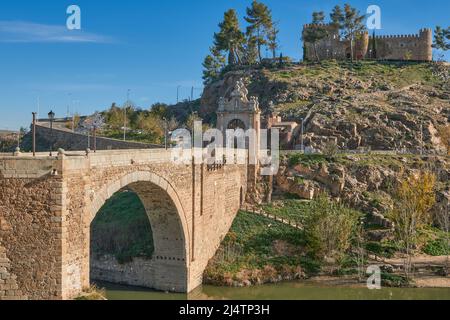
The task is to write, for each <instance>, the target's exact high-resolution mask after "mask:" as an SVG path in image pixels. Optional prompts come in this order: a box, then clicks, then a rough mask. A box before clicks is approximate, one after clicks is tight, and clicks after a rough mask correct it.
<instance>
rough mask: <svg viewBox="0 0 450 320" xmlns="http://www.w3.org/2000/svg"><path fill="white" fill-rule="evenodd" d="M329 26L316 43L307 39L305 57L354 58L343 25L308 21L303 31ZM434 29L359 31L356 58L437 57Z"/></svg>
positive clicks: (411, 58) (312, 58)
mask: <svg viewBox="0 0 450 320" xmlns="http://www.w3.org/2000/svg"><path fill="white" fill-rule="evenodd" d="M318 27H321V28H325V30H326V31H327V37H326V38H325V39H323V40H320V41H318V42H317V43H316V45H315V46H314V44H313V43H307V42H305V43H304V59H305V60H309V61H314V60H317V58H318V59H320V60H329V59H336V60H345V59H350V58H351V47H350V40H346V39H342V38H341V36H340V33H339V28H338V27H337V26H335V25H333V24H306V25H304V26H303V35H304V34H305V32H307V31H308V30H309V29H311V28H318ZM432 45H433V32H432V31H431V29H421V30H420V31H419V34H414V35H388V36H375V35H373V36H369V33H368V32H367V31H366V32H364V33H361V34H359V36H358V37H357V39H356V41H355V43H354V58H355V59H357V60H363V59H374V60H411V61H431V60H432V59H433V50H432Z"/></svg>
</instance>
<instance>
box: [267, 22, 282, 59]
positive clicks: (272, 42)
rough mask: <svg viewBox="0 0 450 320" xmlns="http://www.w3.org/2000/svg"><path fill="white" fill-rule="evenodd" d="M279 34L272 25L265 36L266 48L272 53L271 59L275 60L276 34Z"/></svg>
mask: <svg viewBox="0 0 450 320" xmlns="http://www.w3.org/2000/svg"><path fill="white" fill-rule="evenodd" d="M279 33H280V30H279V29H278V27H277V26H276V24H274V25H273V26H272V28H271V29H270V30H269V33H268V35H267V39H268V44H267V46H268V47H269V49H270V50H271V51H272V58H273V59H276V57H277V49H278V34H279Z"/></svg>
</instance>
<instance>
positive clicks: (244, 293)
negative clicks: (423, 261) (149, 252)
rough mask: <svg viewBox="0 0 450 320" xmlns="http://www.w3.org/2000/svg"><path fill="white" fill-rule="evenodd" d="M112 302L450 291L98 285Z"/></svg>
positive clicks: (438, 292)
mask: <svg viewBox="0 0 450 320" xmlns="http://www.w3.org/2000/svg"><path fill="white" fill-rule="evenodd" d="M97 285H98V286H99V287H101V288H105V289H106V296H107V298H108V299H109V300H203V299H214V300H450V288H446V289H431V288H407V289H404V288H385V289H382V290H368V289H366V288H362V287H351V286H347V287H346V286H340V287H336V286H333V287H330V286H325V285H321V284H317V283H305V282H302V283H300V282H285V283H278V284H274V285H264V286H257V287H249V288H228V287H213V286H204V287H203V288H200V289H197V290H196V291H195V292H193V293H192V294H189V295H185V294H173V293H162V292H156V291H152V290H148V289H142V288H136V287H129V286H121V285H115V284H108V283H98V284H97Z"/></svg>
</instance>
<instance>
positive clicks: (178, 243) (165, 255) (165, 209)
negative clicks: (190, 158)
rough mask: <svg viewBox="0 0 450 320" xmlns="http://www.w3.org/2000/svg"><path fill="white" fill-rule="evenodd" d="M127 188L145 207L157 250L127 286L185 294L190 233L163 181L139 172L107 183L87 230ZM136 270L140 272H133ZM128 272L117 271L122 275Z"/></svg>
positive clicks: (177, 202)
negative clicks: (113, 198)
mask: <svg viewBox="0 0 450 320" xmlns="http://www.w3.org/2000/svg"><path fill="white" fill-rule="evenodd" d="M124 188H129V189H131V190H132V191H133V192H135V193H136V194H137V195H138V197H139V199H140V200H141V202H142V204H143V205H144V208H145V210H146V213H147V217H148V218H149V222H150V225H151V227H152V231H153V242H154V249H155V251H154V253H153V257H152V259H151V260H149V261H148V263H145V265H144V266H142V265H141V266H139V269H140V271H139V274H136V273H134V272H135V271H132V272H131V274H130V275H129V278H130V279H131V280H129V281H131V282H130V283H126V284H130V285H138V286H143V287H149V288H153V289H157V290H164V291H175V292H185V291H186V290H187V287H188V279H189V274H188V273H189V268H188V266H189V261H190V260H189V257H190V254H189V249H190V246H189V243H190V232H189V228H188V222H187V219H186V214H185V210H184V207H183V204H182V202H181V200H180V197H179V195H178V193H177V191H176V190H175V189H174V188H173V187H172V185H171V184H170V183H169V182H168V181H167V180H166V179H164V178H163V177H161V176H159V175H157V174H155V173H153V172H147V171H136V172H132V173H127V174H124V175H123V176H121V177H119V178H118V179H115V180H113V181H109V182H108V183H105V184H104V185H103V186H102V187H101V188H100V189H99V191H97V192H95V193H93V194H92V195H91V205H90V206H88V212H87V220H86V224H87V225H86V228H87V230H89V229H90V226H91V224H92V222H93V220H94V219H95V217H96V215H97V214H98V212H99V211H100V209H101V208H102V207H103V205H104V204H105V203H106V201H107V200H108V199H110V198H111V197H112V196H113V195H114V194H115V193H117V192H119V191H120V190H122V189H124ZM88 242H89V243H86V245H87V249H86V250H89V249H90V241H88ZM133 269H137V268H130V270H133ZM90 271H91V270H89V271H87V272H90ZM128 271H129V270H128ZM128 271H127V270H125V271H124V269H121V270H117V272H121V273H123V272H128ZM105 272H111V273H113V272H115V271H114V270H113V271H111V270H109V271H105ZM112 277H114V276H112ZM97 280H98V279H97ZM100 280H107V279H100Z"/></svg>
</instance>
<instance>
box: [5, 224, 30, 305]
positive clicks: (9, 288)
mask: <svg viewBox="0 0 450 320" xmlns="http://www.w3.org/2000/svg"><path fill="white" fill-rule="evenodd" d="M5 227H6V226H4V224H3V228H5ZM0 228H1V227H0ZM10 268H11V261H10V260H9V259H8V257H7V256H6V248H5V247H2V246H0V301H1V300H26V299H27V297H26V296H24V295H23V294H22V291H21V290H19V286H18V284H17V281H16V279H17V276H16V275H14V274H11V273H10V272H9V270H10Z"/></svg>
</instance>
